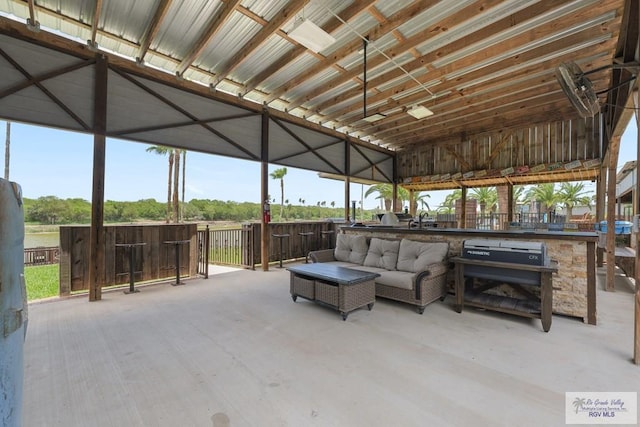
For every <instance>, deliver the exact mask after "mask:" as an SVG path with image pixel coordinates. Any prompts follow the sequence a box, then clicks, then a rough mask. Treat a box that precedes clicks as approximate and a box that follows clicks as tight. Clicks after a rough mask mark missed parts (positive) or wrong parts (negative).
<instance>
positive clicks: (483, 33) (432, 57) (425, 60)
mask: <svg viewBox="0 0 640 427" xmlns="http://www.w3.org/2000/svg"><path fill="white" fill-rule="evenodd" d="M567 2H568V1H567V0H561V1H556V0H550V1H547V2H540V3H537V4H535V5H533V6H531V7H529V8H526V9H524V10H522V11H520V12H517V13H515V14H514V15H512V16H509V17H507V18H504V19H502V20H500V21H497V22H496V23H494V24H492V25H490V26H487V27H485V28H483V29H481V30H478V31H476V32H474V33H472V34H470V35H468V36H465V37H463V38H462V39H460V40H456V41H453V42H451V43H449V44H448V45H446V46H443V47H442V48H439V49H436V50H431V51H429V52H427V53H426V54H425V55H423V56H422V57H420V58H419V59H416V60H413V61H411V62H409V63H407V64H404V65H403V68H405V69H406V70H407V71H409V72H412V71H415V70H418V69H420V68H422V67H424V66H425V65H426V64H431V63H433V62H436V61H438V60H440V59H441V58H445V57H447V56H449V55H453V54H455V53H457V52H459V51H461V50H464V49H466V48H467V46H469V45H471V44H473V43H475V42H477V41H478V40H483V39H485V38H487V37H493V36H495V35H497V34H499V33H501V32H504V31H506V30H508V29H509V28H512V26H513V25H516V24H518V23H520V22H526V21H528V20H531V18H532V16H537V15H540V14H541V13H547V12H548V11H549V10H550V9H551V8H556V7H558V6H561V5H562V4H563V3H567ZM543 3H544V4H543ZM603 10H604V9H603ZM584 13H586V12H583V13H582V14H579V15H584ZM579 18H582V19H584V17H583V16H580V17H576V18H568V17H566V16H565V17H561V18H558V19H555V20H553V21H551V22H550V23H546V24H544V25H542V26H539V27H538V28H536V32H539V33H541V34H543V33H545V32H554V31H557V28H558V26H569V24H570V23H569V22H565V21H566V20H567V19H570V20H571V22H573V23H577V22H580V21H579ZM452 19H453V21H451V22H452V23H454V24H457V25H459V24H461V23H463V22H464V21H465V20H466V19H469V15H468V14H456V15H453V17H452ZM563 22H564V23H563ZM420 35H421V34H420ZM434 35H436V34H434ZM415 37H416V36H414V37H412V38H410V39H409V40H412V39H413V38H415ZM421 37H422V38H423V39H424V37H425V36H424V35H421ZM530 42H531V36H530V34H528V33H525V34H520V35H517V36H514V37H512V38H510V39H508V40H505V41H501V43H500V44H499V45H497V46H496V47H494V48H493V49H482V50H478V51H476V52H474V53H472V54H469V55H466V56H465V57H464V58H461V59H460V60H459V61H456V62H455V63H454V64H448V65H446V66H443V67H440V68H438V69H433V70H430V71H428V72H427V73H426V74H422V75H421V76H420V77H419V78H418V80H419V81H420V82H421V83H422V84H428V83H430V82H433V81H438V80H440V81H441V82H442V83H443V84H447V83H448V84H447V85H446V86H442V87H438V86H435V87H434V89H433V90H432V92H434V93H437V92H444V91H446V90H448V89H450V88H451V87H453V88H455V87H457V86H460V84H461V83H463V82H464V81H466V80H471V79H468V78H467V77H466V75H464V76H460V77H457V78H455V79H448V78H446V75H447V74H450V73H452V72H454V71H456V70H459V69H464V68H467V67H470V66H473V64H476V63H478V62H483V61H486V59H487V58H488V57H491V56H495V55H499V54H502V53H503V52H504V51H505V50H509V49H515V48H517V47H519V46H521V45H526V44H528V43H530ZM552 48H553V44H548V45H546V46H542V47H541V48H538V50H540V49H542V50H546V52H545V54H548V51H550V50H552ZM386 53H387V55H388V56H390V57H394V56H397V55H398V54H399V53H402V52H401V49H400V48H399V46H395V47H393V48H391V49H388V50H387V51H386ZM574 54H575V52H574ZM510 59H511V60H512V61H514V60H515V62H516V63H518V64H522V63H525V62H527V60H528V59H524V58H522V57H521V56H520V55H516V56H515V57H512V58H510ZM507 60H508V59H503V60H502V61H500V63H501V65H497V64H491V66H489V67H483V70H482V75H483V76H486V75H487V74H489V71H488V70H504V68H506V67H505V62H504V61H507ZM385 62H386V59H385V61H382V62H381V63H385ZM369 65H370V66H371V69H373V68H375V67H376V66H377V65H380V64H378V63H377V62H376V59H375V58H374V59H372V60H370V61H369ZM403 74H404V73H403V72H402V71H401V70H398V69H392V70H390V71H388V72H386V73H384V74H382V75H380V76H378V77H376V78H374V79H371V81H370V82H369V83H370V84H369V86H370V87H378V86H382V85H387V86H388V83H389V82H392V81H394V80H396V79H399V78H400V77H402V75H403ZM469 74H472V75H475V73H469ZM461 78H462V79H464V80H461ZM336 83H343V82H339V81H336V82H335V83H334V82H331V83H329V84H327V85H323V88H327V89H331V88H333V87H335V86H334V85H336ZM417 86H418V84H417V83H416V82H415V81H414V80H405V81H401V83H400V84H398V85H395V86H393V87H390V88H387V89H385V90H384V91H382V92H381V93H380V94H378V95H376V96H372V97H371V99H370V102H371V104H375V103H376V102H379V101H383V100H386V99H389V98H392V97H394V98H397V95H398V94H400V93H402V92H405V91H409V90H412V89H415V88H416V87H417ZM361 91H362V89H361V88H354V89H351V90H349V91H344V92H342V93H340V95H338V96H336V97H333V98H331V99H329V100H327V101H326V102H324V103H322V104H320V105H318V106H317V107H314V108H316V109H318V110H320V111H321V110H323V109H324V108H325V107H328V106H331V105H337V104H340V103H342V102H344V101H346V100H349V99H353V98H356V97H357V96H358V93H359V92H361ZM316 93H317V95H321V94H323V93H326V89H325V90H324V91H320V90H317V91H315V92H310V93H309V94H308V95H306V96H305V102H306V101H309V100H310V97H311V96H313V95H315V94H316ZM317 95H316V96H317ZM429 95H430V94H428V93H425V94H420V93H419V94H417V95H413V96H412V97H411V102H417V101H418V100H420V99H424V98H425V97H427V96H429ZM420 96H422V97H423V98H420ZM458 96H459V94H458ZM295 105H296V102H295V101H294V102H292V103H291V104H290V105H289V108H290V109H293V108H294V107H295ZM353 108H356V107H354V106H349V107H347V108H345V107H343V108H342V109H340V110H339V111H334V112H332V113H331V115H329V116H328V117H327V119H332V118H336V117H340V116H341V115H345V114H347V113H348V112H350V111H352V109H353Z"/></svg>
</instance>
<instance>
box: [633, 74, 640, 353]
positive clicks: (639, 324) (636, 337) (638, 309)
mask: <svg viewBox="0 0 640 427" xmlns="http://www.w3.org/2000/svg"><path fill="white" fill-rule="evenodd" d="M639 90H640V80H638V79H636V90H635V91H634V92H633V105H634V107H635V108H636V110H635V116H636V126H637V128H636V129H638V128H640V111H638V108H640V102H639V101H638V91H639ZM637 138H638V141H637V143H636V146H637V150H638V151H637V157H636V159H638V160H640V131H639V132H637ZM638 172H640V165H638V163H637V161H636V188H635V194H636V197H635V199H634V200H635V203H634V205H633V213H634V214H636V215H637V214H640V206H639V205H638V198H640V175H638ZM635 236H636V260H635V261H636V265H635V267H636V268H635V273H634V276H635V277H634V282H635V284H636V289H635V295H634V327H633V363H635V364H636V365H640V285H638V280H640V271H638V270H639V267H640V232H638V233H636V234H635Z"/></svg>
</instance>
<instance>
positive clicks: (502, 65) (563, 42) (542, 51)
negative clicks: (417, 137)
mask: <svg viewBox="0 0 640 427" xmlns="http://www.w3.org/2000/svg"><path fill="white" fill-rule="evenodd" d="M604 10H606V9H605V8H603V11H604ZM577 15H578V16H579V17H580V19H584V16H583V14H577ZM566 19H569V18H565V19H557V20H554V21H551V24H553V25H555V26H554V27H552V26H549V25H547V31H552V29H553V28H557V26H563V25H568V24H567V23H565V20H566ZM570 19H571V22H573V23H574V24H575V25H577V24H578V23H579V22H580V20H579V19H578V18H570ZM607 28H608V29H610V31H612V32H614V31H615V29H616V28H619V23H618V24H615V23H609V25H608V27H607ZM602 32H603V29H602V28H600V27H591V28H586V29H585V30H582V31H580V32H578V33H575V34H571V35H569V36H567V37H564V38H562V39H559V40H557V41H554V42H552V43H548V44H546V45H543V46H540V47H537V48H534V49H530V50H527V51H526V52H523V53H522V54H521V55H513V56H510V57H507V58H504V59H501V60H499V61H496V62H494V63H492V64H491V65H488V66H486V67H482V68H480V69H477V70H475V71H472V72H468V73H465V74H463V75H461V76H459V77H457V78H455V79H449V78H447V76H448V75H450V74H451V73H453V72H455V71H457V70H461V69H464V68H466V67H471V66H473V64H476V63H478V62H483V61H486V60H487V57H491V56H495V55H499V54H500V52H499V51H494V52H487V51H485V50H480V51H478V52H475V53H473V54H471V55H467V56H466V57H465V58H463V59H461V60H460V61H456V62H455V63H453V64H449V65H447V66H446V67H441V68H439V69H437V70H435V71H432V72H427V73H425V74H422V75H421V76H420V77H419V78H418V79H417V80H418V82H420V83H422V84H428V83H429V82H433V81H441V82H442V83H440V84H437V85H433V86H432V87H430V91H431V92H433V93H445V92H447V91H451V90H455V89H456V88H458V87H460V86H461V85H463V84H465V83H467V82H469V83H471V82H473V81H475V80H478V79H486V77H487V76H488V75H491V74H493V73H501V72H503V70H505V69H508V68H512V67H516V66H519V65H521V64H523V63H526V62H528V61H540V58H544V57H545V56H547V55H549V52H552V51H558V52H561V51H567V50H571V49H572V48H573V47H575V46H576V45H578V44H580V43H584V40H592V39H597V38H598V37H600V36H601V35H602ZM529 43H530V39H529V37H528V35H526V34H525V35H519V36H517V37H514V38H512V39H509V40H506V41H504V42H503V43H501V44H500V47H501V48H502V49H517V48H518V47H521V46H524V45H527V44H529ZM602 44H603V45H605V46H606V47H607V50H611V49H613V47H614V45H615V41H612V40H609V42H608V43H607V42H604V43H602ZM600 49H602V48H597V47H596V46H591V50H592V51H594V52H595V51H597V50H598V51H599V50H600ZM574 54H575V52H574ZM374 84H375V83H372V86H373V85H374ZM417 87H418V83H417V82H415V81H414V80H405V81H401V83H400V84H398V85H395V86H392V87H388V88H386V89H385V90H383V91H381V92H380V93H378V94H375V95H371V96H370V97H369V102H370V104H372V105H374V104H376V103H378V102H383V101H386V100H388V99H389V98H392V97H395V98H397V97H398V95H399V94H402V93H404V92H407V91H415V90H416V89H417ZM423 92H424V91H418V92H416V94H413V95H410V96H405V97H403V98H402V99H401V101H400V102H401V103H402V104H404V105H406V104H407V103H415V102H416V101H418V100H424V99H425V98H426V99H428V98H429V97H430V94H428V93H423ZM352 95H353V96H352V98H353V99H354V102H353V103H352V104H350V105H349V106H347V107H343V108H342V109H340V110H338V111H334V112H332V113H331V115H330V116H328V117H326V119H328V120H330V119H331V118H333V117H340V116H343V115H346V114H348V113H350V112H353V111H356V110H357V109H358V103H357V97H356V96H355V92H354V93H353V94H352ZM460 95H462V94H461V93H458V96H460ZM449 96H450V97H451V96H452V95H449ZM332 101H333V102H334V103H335V102H336V100H335V99H332ZM436 101H437V102H436V106H437V105H439V104H440V102H443V101H441V100H436ZM405 121H406V123H407V124H412V123H415V120H413V119H412V118H411V117H409V118H405Z"/></svg>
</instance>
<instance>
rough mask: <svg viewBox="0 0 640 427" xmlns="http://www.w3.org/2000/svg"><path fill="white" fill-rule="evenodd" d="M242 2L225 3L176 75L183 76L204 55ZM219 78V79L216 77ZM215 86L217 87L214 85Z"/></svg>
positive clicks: (192, 47)
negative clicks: (204, 51) (210, 42)
mask: <svg viewBox="0 0 640 427" xmlns="http://www.w3.org/2000/svg"><path fill="white" fill-rule="evenodd" d="M240 1H241V0H228V1H225V2H224V6H222V8H221V9H220V10H219V11H218V13H217V14H216V15H215V16H214V17H213V18H212V19H211V21H210V22H209V25H207V27H206V28H205V30H204V32H203V33H202V34H201V35H200V38H199V39H198V41H197V42H195V43H194V44H193V45H192V46H191V49H190V50H189V52H188V53H187V54H186V55H185V57H184V59H183V60H182V61H181V62H180V65H178V68H177V69H176V73H178V74H180V75H181V74H183V73H184V72H185V71H186V69H187V68H189V67H190V66H191V64H193V61H195V59H196V58H197V57H198V56H199V55H200V54H201V53H202V51H203V50H204V48H205V47H207V45H208V44H209V41H211V39H212V38H213V37H214V36H215V35H216V34H217V33H218V31H220V28H222V25H223V24H224V23H225V22H227V20H228V19H229V18H230V17H231V14H232V13H233V11H234V10H235V9H236V7H238V5H239V4H240ZM241 50H242V49H241ZM216 78H217V77H216ZM220 81H222V79H220V80H218V82H220ZM214 86H215V85H214Z"/></svg>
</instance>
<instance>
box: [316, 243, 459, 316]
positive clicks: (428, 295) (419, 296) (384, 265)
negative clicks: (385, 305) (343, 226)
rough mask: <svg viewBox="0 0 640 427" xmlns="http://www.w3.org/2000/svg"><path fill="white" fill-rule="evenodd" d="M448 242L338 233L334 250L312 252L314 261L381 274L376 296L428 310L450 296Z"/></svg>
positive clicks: (376, 282) (419, 311)
mask: <svg viewBox="0 0 640 427" xmlns="http://www.w3.org/2000/svg"><path fill="white" fill-rule="evenodd" d="M448 250H449V244H448V243H447V242H417V241H413V240H408V239H402V240H387V239H379V238H375V237H374V238H371V239H370V241H368V239H367V238H366V237H365V236H358V235H350V234H338V236H337V240H336V248H335V249H325V250H320V251H313V252H311V253H310V254H309V257H310V259H311V261H312V262H330V263H333V264H335V265H339V266H342V267H348V268H354V269H357V270H363V271H370V272H375V273H378V274H380V276H379V277H377V278H376V279H375V284H376V297H382V298H388V299H392V300H396V301H401V302H405V303H409V304H412V305H414V306H416V308H417V311H418V313H420V314H422V313H423V312H424V309H425V307H426V306H427V305H428V304H429V303H431V302H433V301H435V300H437V299H441V300H444V298H445V297H446V295H447V292H448V289H447V281H446V279H447V269H448V263H447V260H446V257H447V253H448Z"/></svg>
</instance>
